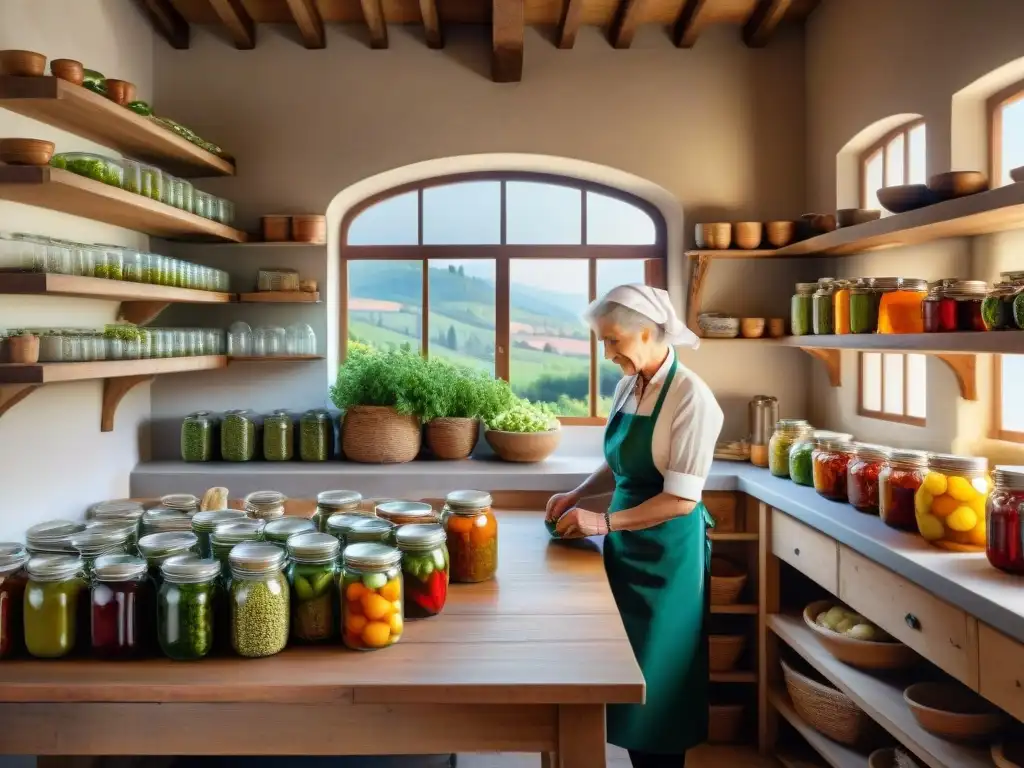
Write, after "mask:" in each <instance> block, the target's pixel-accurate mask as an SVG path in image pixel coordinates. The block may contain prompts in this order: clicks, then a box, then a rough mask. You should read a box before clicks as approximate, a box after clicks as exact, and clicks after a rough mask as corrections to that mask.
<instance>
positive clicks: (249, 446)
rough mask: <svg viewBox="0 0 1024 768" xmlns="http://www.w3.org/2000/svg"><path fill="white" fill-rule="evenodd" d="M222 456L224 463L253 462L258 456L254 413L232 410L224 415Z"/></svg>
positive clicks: (221, 431) (221, 435) (221, 427)
mask: <svg viewBox="0 0 1024 768" xmlns="http://www.w3.org/2000/svg"><path fill="white" fill-rule="evenodd" d="M220 455H221V458H222V459H224V461H252V459H253V457H254V456H255V455H256V419H255V417H254V416H253V413H252V411H245V410H231V411H228V412H227V413H225V414H224V420H223V421H222V422H221V425H220Z"/></svg>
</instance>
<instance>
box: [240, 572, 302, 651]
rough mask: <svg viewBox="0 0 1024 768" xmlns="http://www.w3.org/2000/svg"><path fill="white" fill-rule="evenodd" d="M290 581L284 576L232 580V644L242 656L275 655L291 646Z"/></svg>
mask: <svg viewBox="0 0 1024 768" xmlns="http://www.w3.org/2000/svg"><path fill="white" fill-rule="evenodd" d="M288 618H289V594H288V582H287V581H286V580H285V578H284V575H283V574H280V573H278V574H276V575H275V576H272V577H270V578H266V579H261V580H259V581H253V580H249V579H241V578H238V575H237V574H234V576H233V578H232V580H231V645H232V647H233V648H234V649H235V652H236V653H237V654H238V655H239V656H247V657H258V656H272V655H274V654H275V653H278V652H279V651H281V650H283V649H284V647H285V645H287V643H288V629H289V623H288Z"/></svg>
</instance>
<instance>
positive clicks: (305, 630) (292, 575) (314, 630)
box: [288, 532, 341, 643]
mask: <svg viewBox="0 0 1024 768" xmlns="http://www.w3.org/2000/svg"><path fill="white" fill-rule="evenodd" d="M340 553H341V545H340V543H339V542H338V540H337V539H336V538H334V537H333V536H331V535H329V534H326V533H317V532H312V533H299V534H296V535H294V536H292V537H291V538H290V539H289V540H288V585H289V587H290V588H291V596H292V615H291V631H292V639H293V640H297V641H299V642H303V643H320V642H323V641H325V640H330V639H332V638H333V637H334V636H335V635H336V634H337V628H338V626H339V624H340V622H339V621H338V618H337V610H338V605H339V603H338V601H339V596H338V570H339V569H338V556H339V555H340Z"/></svg>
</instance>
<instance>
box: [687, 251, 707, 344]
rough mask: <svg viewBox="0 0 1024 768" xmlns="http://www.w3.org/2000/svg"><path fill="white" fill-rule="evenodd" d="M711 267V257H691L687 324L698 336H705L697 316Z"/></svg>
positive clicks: (702, 254) (701, 254)
mask: <svg viewBox="0 0 1024 768" xmlns="http://www.w3.org/2000/svg"><path fill="white" fill-rule="evenodd" d="M710 266H711V257H710V256H708V255H707V254H704V253H698V254H695V255H693V256H690V285H689V298H688V299H687V300H686V324H687V325H688V326H689V327H690V330H691V331H693V332H694V333H695V334H697V335H698V336H703V335H704V334H703V333H702V332H701V330H700V326H699V325H697V316H698V315H699V314H700V303H701V297H702V296H703V294H704V280H705V278H706V277H707V275H708V268H709V267H710Z"/></svg>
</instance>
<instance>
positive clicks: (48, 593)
mask: <svg viewBox="0 0 1024 768" xmlns="http://www.w3.org/2000/svg"><path fill="white" fill-rule="evenodd" d="M26 568H27V572H28V583H27V584H26V585H25V601H24V621H25V648H26V649H27V650H28V652H29V653H30V654H31V655H32V656H35V657H36V658H39V659H57V658H61V657H62V656H67V655H68V654H69V653H71V652H72V651H73V650H75V647H76V645H78V644H81V645H82V646H87V645H88V641H89V589H88V582H86V580H85V573H84V568H85V564H84V563H83V562H82V558H80V557H75V556H72V555H39V556H37V557H33V558H32V559H31V560H29V561H28V565H27V566H26Z"/></svg>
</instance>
